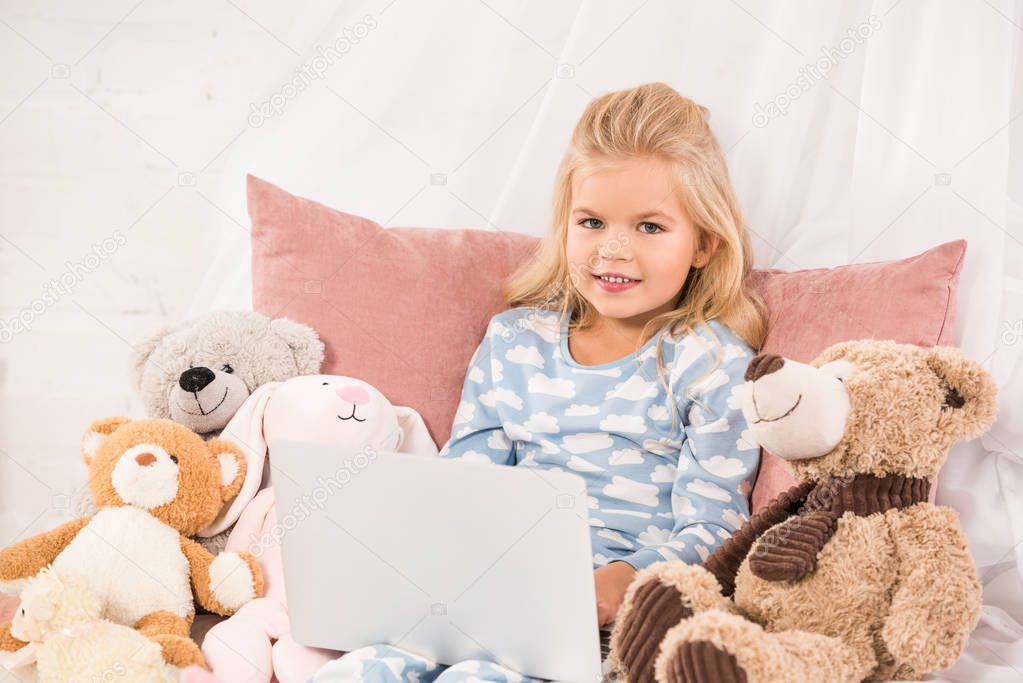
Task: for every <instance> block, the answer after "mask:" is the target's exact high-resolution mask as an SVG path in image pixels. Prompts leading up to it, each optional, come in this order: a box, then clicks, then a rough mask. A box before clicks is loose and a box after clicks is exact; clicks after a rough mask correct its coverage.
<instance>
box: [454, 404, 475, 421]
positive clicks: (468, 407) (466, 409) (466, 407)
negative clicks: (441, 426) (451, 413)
mask: <svg viewBox="0 0 1023 683" xmlns="http://www.w3.org/2000/svg"><path fill="white" fill-rule="evenodd" d="M475 414H476V404H475V403H469V402H468V401H459V402H458V408H457V409H455V420H454V422H453V423H452V424H456V425H459V424H462V423H463V422H471V421H472V416H473V415H475Z"/></svg>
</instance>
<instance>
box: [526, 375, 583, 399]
mask: <svg viewBox="0 0 1023 683" xmlns="http://www.w3.org/2000/svg"><path fill="white" fill-rule="evenodd" d="M528 388H529V393H531V394H550V395H551V396H561V397H562V398H572V397H573V396H575V382H573V381H572V380H570V379H561V378H558V377H548V376H547V375H545V374H543V373H542V372H538V373H536V374H535V375H533V376H532V377H530V378H529V385H528Z"/></svg>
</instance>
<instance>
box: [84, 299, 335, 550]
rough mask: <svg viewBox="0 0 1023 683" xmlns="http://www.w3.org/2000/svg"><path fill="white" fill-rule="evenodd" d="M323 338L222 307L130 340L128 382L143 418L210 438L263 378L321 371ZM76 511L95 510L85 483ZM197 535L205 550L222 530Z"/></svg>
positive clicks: (221, 538) (217, 542)
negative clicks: (180, 426)
mask: <svg viewBox="0 0 1023 683" xmlns="http://www.w3.org/2000/svg"><path fill="white" fill-rule="evenodd" d="M322 362H323V342H321V341H320V339H319V337H318V336H317V335H316V332H315V331H314V330H313V329H312V328H311V327H308V326H306V325H301V324H299V323H296V322H293V321H291V320H288V319H287V318H276V319H271V318H268V317H266V316H265V315H262V314H260V313H255V312H253V311H220V312H217V313H210V314H208V315H205V316H203V317H201V318H197V319H195V320H189V321H187V322H184V323H180V324H178V325H172V326H168V327H163V328H161V329H159V330H158V331H156V332H154V333H153V334H151V335H149V337H147V338H146V339H145V340H143V341H142V342H140V343H139V344H137V345H136V346H135V350H134V353H133V354H132V372H131V377H132V382H133V384H134V386H135V389H136V390H137V391H138V392H139V395H140V396H141V398H142V403H143V404H144V406H145V409H146V412H147V414H148V417H154V418H170V419H172V420H174V421H175V422H180V423H181V424H183V425H185V426H186V427H188V428H189V429H191V430H192V431H193V432H195V433H196V434H199V435H200V436H202V437H204V438H213V437H215V436H218V435H219V434H220V431H221V430H222V429H223V428H224V426H225V425H226V424H227V423H228V421H229V420H230V419H231V418H232V417H234V414H235V413H236V412H237V411H238V408H239V407H240V406H241V405H242V403H244V402H245V399H247V398H248V397H249V395H250V394H251V393H252V392H253V391H255V390H256V389H257V388H258V387H260V386H262V385H263V384H266V383H268V382H281V381H284V380H286V379H290V378H292V377H297V376H298V375H309V374H312V373H316V372H319V371H320V364H321V363H322ZM71 509H72V511H73V513H74V515H75V516H76V517H85V516H91V515H94V514H96V505H95V503H94V502H93V500H92V496H91V495H90V494H89V488H88V487H87V486H82V487H81V488H79V489H78V490H77V491H75V493H74V494H73V495H72V500H71ZM228 531H229V530H225V531H224V533H222V534H219V535H216V536H211V537H206V538H202V539H200V542H201V543H202V544H203V546H205V547H206V549H207V550H209V551H210V552H211V553H214V554H216V553H218V552H220V551H221V550H223V548H224V546H225V545H226V543H227V533H228Z"/></svg>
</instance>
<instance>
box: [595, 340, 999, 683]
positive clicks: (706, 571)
mask: <svg viewBox="0 0 1023 683" xmlns="http://www.w3.org/2000/svg"><path fill="white" fill-rule="evenodd" d="M746 380H747V383H746V385H744V396H743V399H742V410H743V415H744V416H745V418H746V421H747V423H748V425H749V434H750V435H751V436H752V437H753V438H754V439H755V440H756V441H757V442H759V443H760V445H762V446H763V447H764V448H766V449H767V450H769V451H770V452H771V453H774V454H775V455H778V456H780V457H782V458H784V459H785V460H787V461H788V463H789V465H790V466H791V468H792V470H793V471H794V473H795V475H796V478H797V479H798V480H799V482H800V483H799V484H798V485H797V486H795V487H793V488H792V489H790V490H789V491H787V492H786V493H784V494H782V495H780V496H779V497H778V498H776V499H775V500H774V501H772V503H771V504H770V505H768V507H767V508H765V509H763V510H761V511H760V512H758V513H757V514H756V515H754V516H753V517H752V518H751V519H750V520H749V521H748V522H747V523H746V524H745V525H744V526H743V527H742V528H741V529H739V530H738V531H737V532H736V533H735V534H733V535H732V537H731V538H729V539H728V540H727V541H725V542H724V543H723V544H721V545H720V546H718V548H717V549H716V550H715V552H714V553H712V554H711V556H710V557H708V558H707V560H706V561H705V562H704V563H703V564H702V565H687V564H684V563H681V562H659V563H656V564H653V565H651V566H649V567H647V568H646V569H644V570H642V571H640V572H639V573H637V575H636V577H635V579H634V580H633V582H632V583H631V584H630V586H629V589H628V591H627V592H626V596H625V599H624V601H623V603H622V608H621V610H620V611H619V613H618V618H617V620H616V623H615V627H614V631H613V633H612V635H611V647H612V653H611V660H612V665H613V666H614V667H615V668H616V669H617V671H618V672H619V673H620V674H621V675H622V676H623V677H624V678H625V679H626V680H627V681H629V682H630V683H647V682H649V681H654V680H656V681H658V682H660V683H681V682H682V681H687V682H692V681H699V682H705V683H767V682H768V681H770V682H787V681H792V682H793V683H794V682H796V681H861V680H889V679H900V680H905V679H913V680H916V679H919V678H920V677H922V676H923V675H924V674H925V673H927V672H930V671H935V670H939V669H944V668H947V667H948V666H950V665H951V664H953V663H954V662H955V661H956V659H957V658H958V657H959V655H960V653H961V652H962V650H963V648H964V647H965V645H966V642H967V639H968V637H969V634H970V632H971V631H972V630H973V627H974V626H975V625H976V623H977V620H978V619H979V615H980V599H981V586H980V583H979V582H978V581H977V573H976V568H975V566H974V564H973V560H972V558H971V556H970V553H969V551H968V549H967V546H966V540H965V537H964V535H963V532H962V530H961V528H960V526H959V518H958V516H957V514H956V513H955V511H953V510H952V509H950V508H947V507H941V506H935V505H932V504H931V503H929V502H927V497H928V492H929V489H930V481H931V480H933V479H934V477H935V476H936V475H937V473H938V469H939V468H940V466H941V464H942V463H943V462H944V461H945V458H946V456H947V454H948V451H949V448H950V447H951V446H952V444H953V443H954V442H956V441H958V440H960V439H964V438H970V437H974V436H977V435H979V434H981V433H982V432H983V431H985V430H986V429H987V428H988V427H989V426H990V425H991V424H992V423H993V422H994V420H995V416H996V413H997V403H996V400H995V395H996V388H995V384H994V382H993V380H992V378H991V377H990V375H988V373H987V372H985V371H984V369H983V368H981V366H980V365H979V364H978V363H975V362H973V361H971V360H967V359H965V358H963V357H962V356H961V354H960V352H959V351H958V350H957V349H954V348H951V347H935V348H930V349H928V348H921V347H918V346H914V345H908V344H905V345H904V344H896V343H894V342H892V341H876V340H863V341H854V342H844V343H840V344H836V345H834V346H831V347H830V348H828V349H827V350H825V351H824V352H823V353H822V354H821V355H820V356H818V357H817V358H816V359H815V360H814V361H813V362H812V363H810V364H809V365H807V364H804V363H798V362H795V361H792V360H788V359H785V358H781V357H780V356H775V355H760V356H757V357H756V358H754V359H753V360H752V361H751V362H750V365H749V367H748V369H747V371H746Z"/></svg>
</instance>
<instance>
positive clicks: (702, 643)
mask: <svg viewBox="0 0 1023 683" xmlns="http://www.w3.org/2000/svg"><path fill="white" fill-rule="evenodd" d="M664 673H665V676H664V683H747V678H746V672H745V670H743V668H742V667H741V666H739V662H737V661H736V659H735V655H733V654H732V653H730V652H727V651H725V650H722V649H721V648H719V647H717V646H716V645H714V644H713V643H710V642H708V641H706V640H690V641H686V642H684V643H682V645H680V646H679V647H678V649H676V650H675V651H674V652H673V653H671V654H670V655H669V656H668V658H667V662H666V665H665V669H664Z"/></svg>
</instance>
